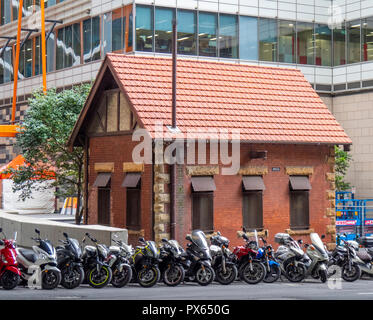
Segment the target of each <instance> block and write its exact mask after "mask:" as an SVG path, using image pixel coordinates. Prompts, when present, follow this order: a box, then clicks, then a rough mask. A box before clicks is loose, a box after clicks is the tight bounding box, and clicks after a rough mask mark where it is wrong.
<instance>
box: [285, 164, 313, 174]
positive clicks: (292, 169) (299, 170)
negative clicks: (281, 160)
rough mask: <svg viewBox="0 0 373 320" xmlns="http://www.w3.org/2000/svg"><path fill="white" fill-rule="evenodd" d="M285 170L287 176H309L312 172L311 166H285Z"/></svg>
mask: <svg viewBox="0 0 373 320" xmlns="http://www.w3.org/2000/svg"><path fill="white" fill-rule="evenodd" d="M285 172H286V174H288V175H289V176H293V175H294V176H309V175H312V174H313V167H300V166H289V167H285Z"/></svg>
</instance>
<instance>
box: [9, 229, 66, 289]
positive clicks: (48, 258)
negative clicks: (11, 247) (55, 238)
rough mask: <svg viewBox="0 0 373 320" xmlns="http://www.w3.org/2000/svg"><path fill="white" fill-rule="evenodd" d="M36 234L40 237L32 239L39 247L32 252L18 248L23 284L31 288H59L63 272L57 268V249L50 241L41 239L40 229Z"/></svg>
mask: <svg viewBox="0 0 373 320" xmlns="http://www.w3.org/2000/svg"><path fill="white" fill-rule="evenodd" d="M35 232H36V233H37V235H38V237H37V238H31V239H32V240H34V241H35V242H36V243H37V244H38V245H35V246H32V250H29V249H25V248H16V251H17V262H18V266H19V269H20V271H21V279H22V282H23V283H24V284H26V285H28V286H29V287H30V288H38V289H48V290H50V289H54V288H57V286H58V285H59V284H60V282H61V271H60V270H59V269H58V268H57V254H56V249H55V248H54V247H53V245H52V244H51V243H50V241H49V240H47V239H45V240H43V239H41V238H40V231H39V230H38V229H35Z"/></svg>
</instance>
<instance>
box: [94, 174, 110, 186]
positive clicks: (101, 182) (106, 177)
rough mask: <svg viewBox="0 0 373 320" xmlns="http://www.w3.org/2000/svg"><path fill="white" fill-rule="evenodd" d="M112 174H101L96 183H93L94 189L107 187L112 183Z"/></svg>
mask: <svg viewBox="0 0 373 320" xmlns="http://www.w3.org/2000/svg"><path fill="white" fill-rule="evenodd" d="M110 178H111V172H100V173H99V174H98V175H97V178H96V180H95V182H94V183H93V186H94V187H106V186H107V185H108V183H109V181H110Z"/></svg>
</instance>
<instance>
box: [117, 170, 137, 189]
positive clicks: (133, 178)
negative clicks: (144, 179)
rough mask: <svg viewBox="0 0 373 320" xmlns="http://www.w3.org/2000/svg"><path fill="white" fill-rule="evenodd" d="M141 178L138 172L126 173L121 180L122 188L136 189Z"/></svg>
mask: <svg viewBox="0 0 373 320" xmlns="http://www.w3.org/2000/svg"><path fill="white" fill-rule="evenodd" d="M140 178H141V173H140V172H128V173H127V174H126V177H125V178H124V180H123V183H122V187H126V188H136V186H137V185H138V183H139V181H140Z"/></svg>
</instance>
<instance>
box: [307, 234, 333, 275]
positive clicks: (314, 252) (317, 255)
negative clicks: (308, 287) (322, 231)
mask: <svg viewBox="0 0 373 320" xmlns="http://www.w3.org/2000/svg"><path fill="white" fill-rule="evenodd" d="M321 237H322V238H325V236H324V235H322V236H321ZM310 238H311V242H312V244H305V245H304V247H305V248H306V254H307V255H308V257H309V258H310V259H311V261H309V262H308V264H306V267H307V273H306V275H311V276H312V278H314V279H320V280H321V282H326V280H327V278H328V277H327V274H328V268H327V265H328V261H329V256H328V253H327V251H326V250H325V246H324V243H323V242H322V241H321V239H320V237H319V235H318V234H317V233H315V232H313V233H311V234H310Z"/></svg>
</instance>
